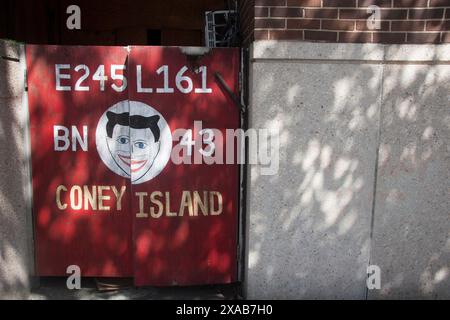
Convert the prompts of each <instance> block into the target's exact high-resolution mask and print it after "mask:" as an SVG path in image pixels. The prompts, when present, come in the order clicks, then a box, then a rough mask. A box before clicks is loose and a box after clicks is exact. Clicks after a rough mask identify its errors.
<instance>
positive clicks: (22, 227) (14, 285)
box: [0, 41, 33, 298]
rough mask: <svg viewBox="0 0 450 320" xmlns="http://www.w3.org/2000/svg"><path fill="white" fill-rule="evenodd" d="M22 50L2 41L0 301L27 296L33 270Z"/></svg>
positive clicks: (0, 44)
mask: <svg viewBox="0 0 450 320" xmlns="http://www.w3.org/2000/svg"><path fill="white" fill-rule="evenodd" d="M24 63H25V60H24V53H23V46H21V45H19V44H17V43H13V42H6V41H0V150H1V152H0V298H21V297H26V296H27V294H28V292H29V289H30V276H31V274H32V270H33V254H32V247H33V246H32V235H33V232H32V224H31V190H30V174H29V158H28V157H29V143H28V139H29V134H28V131H27V126H28V125H27V123H28V109H27V108H28V106H27V104H26V95H25V91H24V71H25V64H24Z"/></svg>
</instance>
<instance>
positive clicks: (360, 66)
mask: <svg viewBox="0 0 450 320" xmlns="http://www.w3.org/2000/svg"><path fill="white" fill-rule="evenodd" d="M250 56H251V61H250V73H251V77H250V104H251V106H250V126H251V127H253V128H267V127H277V128H278V129H279V131H280V167H279V172H278V174H276V175H273V176H264V175H262V174H261V170H260V169H261V167H260V166H257V165H255V166H252V167H251V169H250V170H249V190H248V194H249V198H248V222H247V223H248V228H249V230H248V239H247V240H248V244H247V249H248V261H247V263H248V269H247V271H248V273H247V275H246V289H247V296H248V298H288V299H289V298H296V299H298V298H349V299H365V298H366V297H368V298H369V299H380V298H449V297H450V269H449V268H450V219H449V218H450V217H449V213H450V211H449V209H448V208H449V190H450V188H449V187H450V183H449V178H450V172H449V167H450V166H449V164H450V159H449V155H450V152H449V148H448V144H446V142H447V141H448V139H449V126H450V125H449V124H450V113H449V99H450V90H449V89H450V66H449V65H448V63H449V60H450V46H449V45H438V46H436V45H416V46H411V45H400V46H399V45H390V46H384V45H376V44H330V43H305V42H294V41H293V42H280V41H276V42H272V41H257V42H254V43H253V47H252V51H251V55H250ZM369 264H376V265H378V266H379V267H380V268H381V290H370V291H368V290H367V288H366V278H367V274H366V268H367V266H368V265H369Z"/></svg>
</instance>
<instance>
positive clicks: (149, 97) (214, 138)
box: [128, 47, 239, 286]
mask: <svg viewBox="0 0 450 320" xmlns="http://www.w3.org/2000/svg"><path fill="white" fill-rule="evenodd" d="M128 69H129V74H130V87H131V88H137V89H136V90H131V89H130V91H129V92H130V96H129V99H130V110H131V114H141V113H142V110H143V109H145V108H152V109H154V111H153V112H150V113H149V114H148V115H150V114H152V115H156V116H157V117H159V120H158V121H159V126H160V131H161V134H160V137H159V138H160V139H159V141H158V142H156V140H157V139H153V142H154V143H155V144H158V143H159V144H160V146H159V148H160V149H159V154H158V156H161V154H162V153H163V152H166V151H164V150H163V149H164V148H165V147H166V146H165V145H164V144H167V143H168V141H169V139H168V138H167V139H165V138H164V133H163V131H164V130H165V129H166V130H168V131H169V130H170V132H171V134H172V136H173V145H172V146H171V147H172V148H173V149H172V153H171V158H170V159H169V160H168V161H167V163H166V160H165V159H164V160H163V161H162V162H161V163H157V164H156V165H157V166H159V167H158V169H157V171H158V172H159V174H157V175H156V176H154V177H152V178H151V179H149V180H147V181H142V180H137V181H135V182H134V181H133V180H134V179H140V178H139V176H141V175H142V173H136V174H134V172H132V181H133V182H132V183H133V184H132V212H133V214H134V216H135V217H134V229H133V230H134V231H133V236H134V246H135V249H134V250H135V251H134V267H135V270H134V275H135V284H136V285H138V286H140V285H194V284H213V283H229V282H233V281H236V278H237V261H236V251H237V249H236V248H237V219H238V217H237V212H238V207H237V203H238V165H237V164H236V163H235V161H234V163H232V164H220V162H221V159H220V158H221V157H222V159H223V162H225V156H226V152H225V151H226V146H227V145H226V139H225V137H226V129H236V128H238V127H239V112H238V108H237V107H236V106H235V105H234V104H233V102H232V101H231V100H230V99H229V97H228V96H227V94H226V93H225V92H224V91H222V89H221V88H220V86H219V85H218V83H217V82H216V80H215V77H214V74H215V73H220V75H221V76H222V77H223V78H224V80H225V82H226V83H227V85H228V86H229V87H230V88H232V90H233V91H234V92H235V93H236V94H237V91H238V70H239V51H238V50H237V49H212V50H211V51H210V52H209V53H207V54H205V55H204V56H203V57H200V58H189V57H188V56H186V55H185V54H184V53H183V52H182V51H181V49H180V48H176V47H133V48H132V49H131V51H130V55H129V58H128ZM135 102H139V103H135ZM140 103H143V104H145V105H144V106H143V105H140ZM166 133H167V132H166ZM200 134H203V135H200ZM220 136H222V137H223V139H220ZM229 147H230V146H229ZM231 149H233V148H231ZM135 150H136V149H135ZM213 151H214V152H213ZM133 154H134V153H133ZM214 156H216V157H217V158H216V159H215V160H216V162H219V163H213V164H207V163H205V162H208V161H209V163H212V162H213V161H212V160H213V158H214ZM180 158H182V159H180ZM181 160H183V161H182V163H178V162H180V161H181Z"/></svg>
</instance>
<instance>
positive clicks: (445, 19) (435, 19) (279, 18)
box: [255, 17, 450, 22]
mask: <svg viewBox="0 0 450 320" xmlns="http://www.w3.org/2000/svg"><path fill="white" fill-rule="evenodd" d="M262 19H275V20H281V19H290V20H328V21H367V19H358V18H354V19H351V18H345V19H338V18H303V17H255V20H262ZM376 21H402V22H426V21H450V18H444V19H442V18H428V19H380V20H376Z"/></svg>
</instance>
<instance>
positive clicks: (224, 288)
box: [28, 277, 238, 300]
mask: <svg viewBox="0 0 450 320" xmlns="http://www.w3.org/2000/svg"><path fill="white" fill-rule="evenodd" d="M81 286H82V288H81V289H80V290H69V289H67V287H66V279H65V278H60V277H55V278H43V279H41V280H40V286H39V288H37V289H34V290H32V291H31V294H30V296H29V298H28V299H30V300H171V299H174V300H230V299H236V298H238V295H237V292H238V288H237V285H236V284H230V285H210V286H190V287H158V288H157V287H141V288H133V287H132V288H124V289H119V290H116V291H106V292H105V291H99V290H98V289H97V286H96V282H95V279H93V278H83V279H82V280H81Z"/></svg>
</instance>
